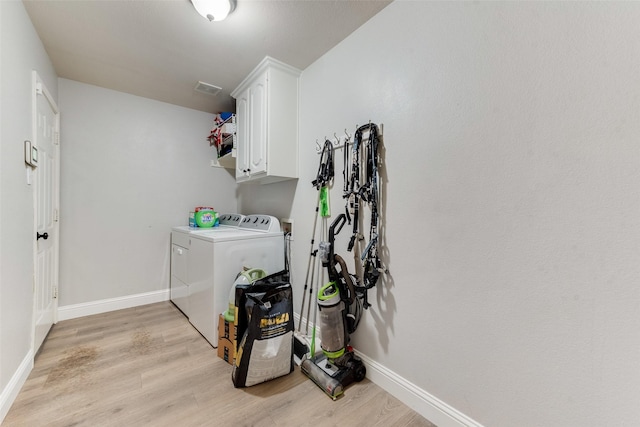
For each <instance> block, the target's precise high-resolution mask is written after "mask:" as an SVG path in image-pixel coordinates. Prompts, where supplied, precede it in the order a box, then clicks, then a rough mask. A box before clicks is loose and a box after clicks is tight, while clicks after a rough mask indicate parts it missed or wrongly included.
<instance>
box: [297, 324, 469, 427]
mask: <svg viewBox="0 0 640 427" xmlns="http://www.w3.org/2000/svg"><path fill="white" fill-rule="evenodd" d="M293 317H294V319H295V321H296V327H297V325H299V324H300V322H306V319H305V318H301V316H300V315H299V314H298V313H293ZM302 325H305V323H302ZM309 330H310V331H313V323H311V322H310V324H309ZM316 333H317V334H318V335H320V333H319V331H316ZM355 352H356V354H357V355H358V357H360V358H361V359H362V361H363V362H364V364H365V366H366V368H367V378H369V380H371V381H372V382H373V383H375V384H376V385H378V386H379V387H381V388H382V389H384V390H385V391H387V392H388V393H390V394H391V395H392V396H394V397H395V398H397V399H398V400H400V401H402V402H403V403H404V404H406V405H407V406H409V407H410V408H411V409H413V410H414V411H416V412H417V413H419V414H420V415H422V416H423V417H425V418H426V419H428V420H429V421H431V422H432V423H434V424H435V425H437V426H438V427H482V424H480V423H478V422H476V421H474V420H472V419H471V418H469V417H467V416H466V415H465V414H463V413H462V412H460V411H458V410H457V409H455V408H452V407H451V406H449V405H447V404H446V403H444V402H443V401H441V400H440V399H438V398H437V397H435V396H433V395H431V394H429V393H427V392H426V391H425V390H423V389H421V388H420V387H418V386H416V385H415V384H413V383H411V382H409V381H407V380H406V379H404V378H402V377H401V376H399V375H398V374H396V373H395V372H393V371H391V370H390V369H388V368H386V367H385V366H383V365H381V364H380V363H378V362H376V361H375V360H373V359H371V358H370V357H368V356H367V355H365V354H362V353H361V352H359V351H358V350H355Z"/></svg>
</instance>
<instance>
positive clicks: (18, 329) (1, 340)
mask: <svg viewBox="0 0 640 427" xmlns="http://www.w3.org/2000/svg"><path fill="white" fill-rule="evenodd" d="M34 69H35V70H37V71H38V73H39V74H40V76H41V78H42V79H43V81H44V83H45V85H46V86H47V88H48V89H49V91H50V92H51V94H52V95H53V97H54V98H57V93H58V88H57V76H56V74H55V72H54V70H53V67H52V65H51V62H50V61H49V58H48V56H47V54H46V52H45V50H44V47H43V46H42V43H41V42H40V39H39V38H38V36H37V34H36V32H35V30H34V28H33V26H32V25H31V21H30V20H29V17H28V16H27V13H26V11H25V9H24V6H23V5H22V2H18V1H0V420H2V418H4V415H6V411H7V410H8V409H9V405H10V404H11V402H12V400H13V397H14V395H15V394H16V393H17V391H18V390H19V388H20V386H21V385H22V383H21V381H24V379H26V375H28V373H29V369H30V366H31V363H32V358H33V353H32V348H31V347H32V324H33V278H32V275H33V243H34V233H35V230H34V227H33V191H32V187H31V186H29V185H27V182H26V172H25V164H24V140H25V139H32V129H31V117H32V112H31V107H32V105H31V89H32V88H31V72H32V70H34Z"/></svg>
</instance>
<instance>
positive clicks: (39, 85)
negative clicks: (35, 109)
mask: <svg viewBox="0 0 640 427" xmlns="http://www.w3.org/2000/svg"><path fill="white" fill-rule="evenodd" d="M43 93H44V92H43V90H42V83H40V82H38V83H36V95H42V94H43Z"/></svg>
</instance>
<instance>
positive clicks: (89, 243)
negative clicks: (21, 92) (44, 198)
mask: <svg viewBox="0 0 640 427" xmlns="http://www.w3.org/2000/svg"><path fill="white" fill-rule="evenodd" d="M60 109H61V111H62V124H61V139H62V142H61V169H62V172H61V189H62V190H61V221H60V233H61V240H60V305H61V306H69V305H77V304H83V303H89V302H93V301H98V300H106V299H111V298H119V297H127V296H132V295H137V294H144V293H148V292H154V291H162V290H168V288H169V265H170V263H169V259H170V258H169V254H170V247H169V242H170V231H171V227H172V226H175V225H186V224H187V223H188V216H189V211H190V210H193V208H194V207H195V206H203V205H205V206H213V207H214V208H215V209H217V210H219V211H221V212H226V211H229V212H235V211H236V209H237V206H236V199H235V192H236V185H235V179H234V177H233V176H232V175H231V174H232V173H233V172H232V171H231V172H229V171H227V170H226V169H220V168H213V167H211V166H210V160H211V159H212V158H213V157H214V154H215V150H214V149H213V148H212V147H209V143H208V142H207V140H206V137H207V136H208V135H209V132H210V130H211V127H212V125H213V118H214V116H213V115H212V114H208V113H204V112H200V111H195V110H190V109H187V108H183V107H177V106H174V105H171V104H166V103H162V102H158V101H153V100H149V99H146V98H141V97H136V96H132V95H128V94H124V93H121V92H115V91H112V90H107V89H103V88H99V87H96V86H90V85H86V84H83V83H78V82H75V81H72V80H66V79H60Z"/></svg>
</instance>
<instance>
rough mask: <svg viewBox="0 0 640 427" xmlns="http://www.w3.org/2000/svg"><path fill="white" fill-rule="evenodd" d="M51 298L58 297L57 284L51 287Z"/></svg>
mask: <svg viewBox="0 0 640 427" xmlns="http://www.w3.org/2000/svg"><path fill="white" fill-rule="evenodd" d="M53 298H58V287H57V286H54V287H53Z"/></svg>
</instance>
